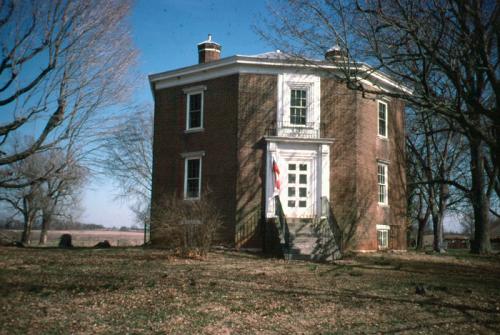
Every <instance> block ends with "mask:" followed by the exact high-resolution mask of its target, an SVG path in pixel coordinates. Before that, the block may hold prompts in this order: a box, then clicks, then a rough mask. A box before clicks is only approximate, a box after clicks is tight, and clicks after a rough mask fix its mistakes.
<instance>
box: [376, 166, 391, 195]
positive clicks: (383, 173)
mask: <svg viewBox="0 0 500 335" xmlns="http://www.w3.org/2000/svg"><path fill="white" fill-rule="evenodd" d="M377 177H378V203H379V204H381V205H387V204H388V200H387V164H383V163H378V170H377Z"/></svg>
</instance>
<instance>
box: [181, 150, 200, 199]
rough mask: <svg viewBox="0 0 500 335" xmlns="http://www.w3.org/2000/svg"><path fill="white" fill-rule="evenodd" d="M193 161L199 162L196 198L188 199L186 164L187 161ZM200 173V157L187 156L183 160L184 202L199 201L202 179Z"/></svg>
mask: <svg viewBox="0 0 500 335" xmlns="http://www.w3.org/2000/svg"><path fill="white" fill-rule="evenodd" d="M194 160H199V161H200V171H199V174H200V175H199V177H198V196H197V197H188V194H187V186H188V162H189V161H194ZM202 171H203V159H202V155H196V156H187V157H185V158H184V200H199V199H200V198H201V178H202Z"/></svg>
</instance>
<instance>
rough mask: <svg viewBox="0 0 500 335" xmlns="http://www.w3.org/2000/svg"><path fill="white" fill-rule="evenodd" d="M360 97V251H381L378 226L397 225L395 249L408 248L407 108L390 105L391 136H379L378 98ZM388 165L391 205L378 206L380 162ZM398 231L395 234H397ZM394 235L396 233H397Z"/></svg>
mask: <svg viewBox="0 0 500 335" xmlns="http://www.w3.org/2000/svg"><path fill="white" fill-rule="evenodd" d="M357 94H358V109H357V113H358V115H359V116H358V130H357V134H358V136H357V180H358V182H357V185H358V189H357V194H358V203H366V204H367V206H360V209H362V210H365V213H364V215H362V216H361V217H362V219H361V220H360V224H359V228H358V236H359V237H358V243H357V245H356V249H358V250H377V230H376V225H377V224H383V225H389V226H394V228H391V229H394V230H395V231H397V235H398V236H397V237H396V241H391V247H392V248H393V249H399V250H401V249H406V231H405V229H404V228H402V229H398V228H397V227H404V226H405V222H406V221H405V213H406V196H405V187H406V181H405V170H404V143H405V142H404V141H405V139H404V124H403V120H404V111H403V109H404V106H403V104H402V103H400V102H398V101H396V100H392V101H391V102H389V104H388V108H387V117H388V136H387V139H384V138H380V137H378V112H377V111H378V101H377V99H376V98H377V97H376V96H367V95H365V96H364V97H362V95H361V94H360V93H357ZM379 160H382V161H385V162H388V166H387V169H388V189H389V194H388V206H382V205H379V204H378V179H377V165H378V161H379ZM395 231H394V232H395ZM394 232H392V233H394Z"/></svg>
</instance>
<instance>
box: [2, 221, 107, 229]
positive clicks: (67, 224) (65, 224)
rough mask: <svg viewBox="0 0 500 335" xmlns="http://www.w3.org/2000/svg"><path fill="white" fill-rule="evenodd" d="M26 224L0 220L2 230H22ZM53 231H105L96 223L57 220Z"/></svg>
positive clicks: (37, 224) (39, 226)
mask: <svg viewBox="0 0 500 335" xmlns="http://www.w3.org/2000/svg"><path fill="white" fill-rule="evenodd" d="M23 228H24V224H23V222H22V221H19V220H16V219H10V220H9V219H0V229H13V230H22V229H23ZM40 228H41V224H40V223H39V222H37V223H35V224H34V225H33V229H35V230H36V229H40ZM50 229H51V230H99V229H104V226H103V225H100V224H94V223H82V222H71V221H59V220H56V221H54V222H52V223H51V225H50Z"/></svg>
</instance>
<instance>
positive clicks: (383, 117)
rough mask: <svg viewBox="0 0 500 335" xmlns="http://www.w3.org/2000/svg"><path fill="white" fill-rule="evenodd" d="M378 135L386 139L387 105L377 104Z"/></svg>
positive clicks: (380, 102) (383, 103)
mask: <svg viewBox="0 0 500 335" xmlns="http://www.w3.org/2000/svg"><path fill="white" fill-rule="evenodd" d="M378 135H379V136H380V137H387V104H386V103H385V102H382V101H379V102H378Z"/></svg>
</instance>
